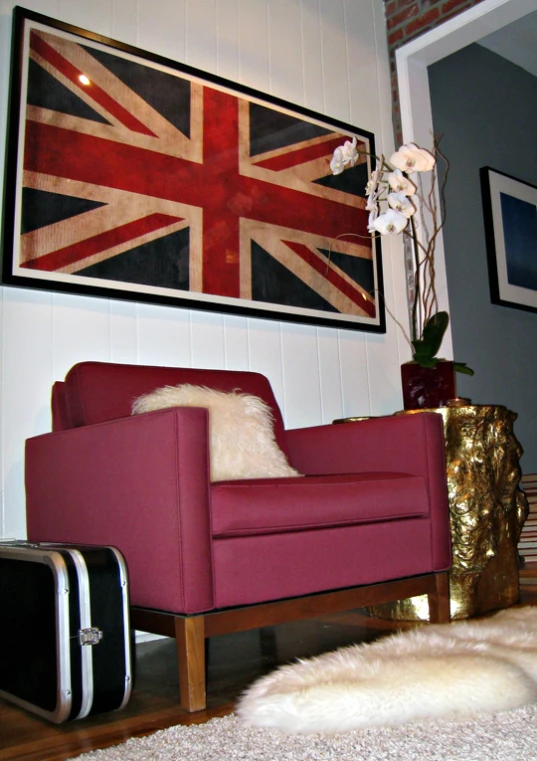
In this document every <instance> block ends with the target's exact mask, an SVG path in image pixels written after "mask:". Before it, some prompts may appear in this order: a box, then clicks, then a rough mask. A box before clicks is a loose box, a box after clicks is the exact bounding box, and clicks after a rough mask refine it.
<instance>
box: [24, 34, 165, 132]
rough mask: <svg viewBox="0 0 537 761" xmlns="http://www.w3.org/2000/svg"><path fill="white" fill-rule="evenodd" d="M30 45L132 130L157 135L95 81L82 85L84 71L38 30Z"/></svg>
mask: <svg viewBox="0 0 537 761" xmlns="http://www.w3.org/2000/svg"><path fill="white" fill-rule="evenodd" d="M30 45H31V48H32V50H34V51H35V52H36V53H38V54H39V55H40V56H41V58H44V59H45V61H47V62H48V63H49V64H51V66H54V67H55V68H57V69H58V71H60V72H61V73H62V74H63V75H64V76H65V77H67V79H69V81H70V82H72V83H73V84H74V85H76V86H77V87H78V88H79V90H82V91H83V92H86V93H87V94H88V95H89V96H90V98H92V99H93V100H94V101H95V102H96V103H98V104H99V105H100V106H102V107H103V108H104V109H106V111H108V113H110V114H112V116H115V118H116V119H117V120H118V121H120V122H121V124H123V125H124V126H125V127H127V129H130V130H131V131H132V132H139V133H140V134H142V135H150V136H151V137H157V136H156V135H155V133H154V132H151V130H149V129H148V128H147V127H146V126H145V124H142V122H140V121H138V119H136V118H135V117H134V116H133V115H132V114H131V113H129V111H127V109H125V108H123V106H121V105H120V104H119V103H118V102H117V101H115V100H114V99H113V98H111V97H110V96H109V95H108V93H106V92H105V91H104V90H102V89H101V88H100V87H99V86H98V85H96V84H95V83H94V82H91V81H90V83H89V84H88V85H82V83H81V81H80V77H81V76H85V75H84V72H83V71H80V69H77V68H76V66H73V64H72V63H70V62H69V61H68V60H67V59H66V58H64V57H63V56H62V55H60V54H59V53H58V52H57V51H56V50H54V48H53V47H52V46H51V45H49V44H48V43H47V42H45V40H43V39H42V38H41V37H39V35H38V34H37V33H36V32H32V33H31V40H30Z"/></svg>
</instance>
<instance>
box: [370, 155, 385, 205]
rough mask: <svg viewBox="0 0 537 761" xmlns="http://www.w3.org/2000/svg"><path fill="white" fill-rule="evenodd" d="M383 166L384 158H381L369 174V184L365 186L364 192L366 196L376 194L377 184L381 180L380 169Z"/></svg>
mask: <svg viewBox="0 0 537 761" xmlns="http://www.w3.org/2000/svg"><path fill="white" fill-rule="evenodd" d="M383 165H384V156H381V157H380V158H379V159H377V165H376V167H375V169H374V171H373V172H372V173H371V177H370V178H369V182H368V183H367V185H366V186H365V192H366V194H367V195H368V196H370V197H371V196H372V195H373V194H374V193H376V192H377V188H378V186H379V182H380V181H381V180H382V174H383V172H382V167H383Z"/></svg>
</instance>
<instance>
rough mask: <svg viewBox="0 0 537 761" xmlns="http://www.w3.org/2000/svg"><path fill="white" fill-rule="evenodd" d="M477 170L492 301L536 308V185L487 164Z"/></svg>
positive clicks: (530, 308) (519, 307)
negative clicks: (479, 179)
mask: <svg viewBox="0 0 537 761" xmlns="http://www.w3.org/2000/svg"><path fill="white" fill-rule="evenodd" d="M480 174H481V190H482V197H483V213H484V219H485V236H486V244H487V258H488V270H489V283H490V294H491V300H492V303H493V304H500V305H503V306H509V307H515V308H517V309H526V310H530V311H537V187H536V186H535V185H532V184H530V183H528V182H524V181H522V180H519V179H516V178H515V177H511V176H510V175H508V174H505V173H504V172H499V171H497V170H496V169H491V168H490V167H482V168H481V170H480Z"/></svg>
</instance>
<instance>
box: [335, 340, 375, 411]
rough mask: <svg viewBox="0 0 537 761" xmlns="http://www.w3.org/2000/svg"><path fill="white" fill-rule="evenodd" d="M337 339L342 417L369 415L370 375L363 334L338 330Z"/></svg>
mask: <svg viewBox="0 0 537 761" xmlns="http://www.w3.org/2000/svg"><path fill="white" fill-rule="evenodd" d="M338 340H339V361H340V368H341V393H342V398H343V417H348V416H349V415H351V416H354V415H371V403H370V397H369V394H370V377H369V368H368V365H367V352H366V339H365V337H364V334H363V333H357V332H355V331H353V330H339V331H338ZM374 382H376V379H374Z"/></svg>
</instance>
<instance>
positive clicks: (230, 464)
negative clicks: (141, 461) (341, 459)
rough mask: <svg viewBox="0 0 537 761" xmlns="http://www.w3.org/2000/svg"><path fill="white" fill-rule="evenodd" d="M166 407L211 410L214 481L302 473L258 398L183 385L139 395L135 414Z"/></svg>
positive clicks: (266, 405) (133, 409)
mask: <svg viewBox="0 0 537 761" xmlns="http://www.w3.org/2000/svg"><path fill="white" fill-rule="evenodd" d="M166 407H206V408H207V409H208V410H209V430H210V449H211V481H228V480H237V479H241V478H281V477H288V476H300V475H301V474H300V473H298V472H297V471H296V470H294V468H291V466H290V465H289V463H288V462H287V458H286V457H285V455H284V453H283V452H282V450H281V449H280V448H279V446H278V444H277V443H276V439H275V438H274V423H273V418H272V412H271V409H270V407H269V406H268V404H266V403H265V402H264V401H263V400H262V399H259V397H257V396H251V395H250V394H241V393H238V392H236V391H234V392H232V393H225V392H223V391H215V390H214V389H210V388H204V387H202V386H192V385H190V384H188V383H185V384H183V385H179V386H164V388H158V389H156V390H155V391H152V392H151V393H150V394H144V396H140V397H139V398H138V399H136V400H135V402H134V404H133V406H132V412H133V414H135V415H136V414H139V413H142V412H153V411H154V410H161V409H165V408H166Z"/></svg>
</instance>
